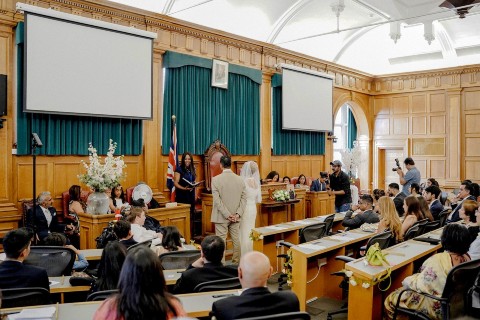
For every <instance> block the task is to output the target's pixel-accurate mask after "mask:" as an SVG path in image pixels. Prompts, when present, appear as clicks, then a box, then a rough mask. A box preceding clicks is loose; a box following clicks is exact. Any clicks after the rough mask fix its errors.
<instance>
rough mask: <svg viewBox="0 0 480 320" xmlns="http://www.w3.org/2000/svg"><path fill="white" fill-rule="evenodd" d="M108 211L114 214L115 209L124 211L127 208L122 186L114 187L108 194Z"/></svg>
mask: <svg viewBox="0 0 480 320" xmlns="http://www.w3.org/2000/svg"><path fill="white" fill-rule="evenodd" d="M109 200H110V205H109V206H110V211H112V212H115V210H116V209H120V211H124V209H125V208H127V207H129V206H130V205H129V204H128V202H127V200H126V198H125V193H124V192H123V187H122V186H116V187H115V188H113V189H112V192H110V199H109Z"/></svg>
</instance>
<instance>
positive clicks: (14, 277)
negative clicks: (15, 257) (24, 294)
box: [0, 260, 50, 291]
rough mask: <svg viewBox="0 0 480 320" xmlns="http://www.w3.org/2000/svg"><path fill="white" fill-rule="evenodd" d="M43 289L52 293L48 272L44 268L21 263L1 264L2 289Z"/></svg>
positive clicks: (9, 262) (10, 261)
mask: <svg viewBox="0 0 480 320" xmlns="http://www.w3.org/2000/svg"><path fill="white" fill-rule="evenodd" d="M32 287H41V288H45V289H47V290H49V291H50V285H49V282H48V275H47V271H46V270H45V269H43V268H39V267H35V266H30V265H24V264H23V263H22V262H20V261H12V260H7V261H4V262H2V263H0V288H2V289H11V288H32Z"/></svg>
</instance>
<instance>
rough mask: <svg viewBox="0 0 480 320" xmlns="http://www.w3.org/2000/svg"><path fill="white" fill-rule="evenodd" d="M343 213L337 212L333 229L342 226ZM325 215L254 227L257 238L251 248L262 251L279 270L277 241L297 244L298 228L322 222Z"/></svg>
mask: <svg viewBox="0 0 480 320" xmlns="http://www.w3.org/2000/svg"><path fill="white" fill-rule="evenodd" d="M343 218H345V214H343V213H337V214H336V215H335V219H334V220H333V230H334V231H338V230H339V229H340V228H341V227H342V221H343ZM324 220H325V216H320V217H315V218H310V219H303V220H296V221H291V222H287V223H280V224H276V225H271V226H266V227H261V228H255V229H253V230H254V232H255V233H256V234H258V236H259V239H258V240H256V241H253V250H255V251H260V252H263V253H264V254H265V255H266V256H267V257H268V258H269V259H270V264H271V265H272V266H273V267H274V271H276V272H279V268H278V265H277V262H278V259H277V254H279V252H277V242H278V241H280V240H284V241H287V242H290V243H293V244H298V242H299V240H300V230H301V229H303V228H305V227H306V226H309V225H312V224H315V223H319V222H323V221H324Z"/></svg>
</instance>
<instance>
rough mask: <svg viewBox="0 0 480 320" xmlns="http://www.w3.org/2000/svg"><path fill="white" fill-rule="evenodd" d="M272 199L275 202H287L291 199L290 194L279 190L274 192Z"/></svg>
mask: <svg viewBox="0 0 480 320" xmlns="http://www.w3.org/2000/svg"><path fill="white" fill-rule="evenodd" d="M272 198H273V200H275V201H287V200H289V199H290V192H288V191H287V190H280V189H278V190H275V191H274V192H273V194H272Z"/></svg>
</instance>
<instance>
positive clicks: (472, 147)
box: [465, 137, 480, 157]
mask: <svg viewBox="0 0 480 320" xmlns="http://www.w3.org/2000/svg"><path fill="white" fill-rule="evenodd" d="M465 156H466V157H480V137H478V138H474V137H466V138H465Z"/></svg>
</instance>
